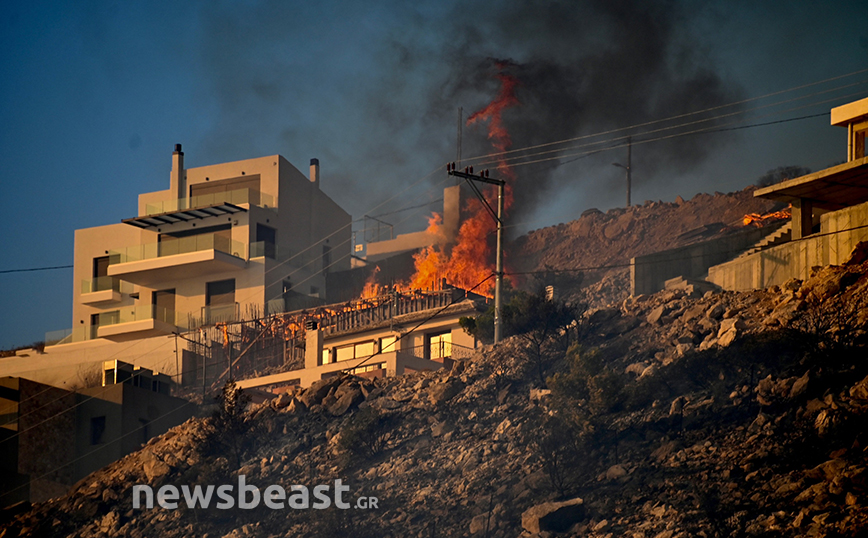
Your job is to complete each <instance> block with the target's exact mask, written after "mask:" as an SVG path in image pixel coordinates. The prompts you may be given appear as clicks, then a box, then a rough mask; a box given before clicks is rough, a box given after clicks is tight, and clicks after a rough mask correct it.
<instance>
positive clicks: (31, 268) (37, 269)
mask: <svg viewBox="0 0 868 538" xmlns="http://www.w3.org/2000/svg"><path fill="white" fill-rule="evenodd" d="M72 267H73V266H72V265H53V266H51V267H30V268H28V269H4V270H2V271H0V275H2V274H6V273H29V272H31V271H50V270H52V269H72Z"/></svg>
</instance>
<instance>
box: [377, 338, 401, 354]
mask: <svg viewBox="0 0 868 538" xmlns="http://www.w3.org/2000/svg"><path fill="white" fill-rule="evenodd" d="M393 351H398V337H397V336H384V337H383V338H380V353H392V352H393Z"/></svg>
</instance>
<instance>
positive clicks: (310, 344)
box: [304, 322, 323, 368]
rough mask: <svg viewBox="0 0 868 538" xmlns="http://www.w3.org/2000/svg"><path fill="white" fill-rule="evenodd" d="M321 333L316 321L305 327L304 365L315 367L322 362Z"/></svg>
mask: <svg viewBox="0 0 868 538" xmlns="http://www.w3.org/2000/svg"><path fill="white" fill-rule="evenodd" d="M322 350H323V334H322V329H319V328H317V326H316V322H314V323H313V325H308V326H307V327H305V348H304V367H305V368H316V367H317V366H319V365H321V364H322Z"/></svg>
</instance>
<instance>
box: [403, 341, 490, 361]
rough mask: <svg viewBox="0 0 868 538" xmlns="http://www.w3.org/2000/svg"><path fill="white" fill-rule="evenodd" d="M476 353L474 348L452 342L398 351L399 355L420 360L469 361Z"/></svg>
mask: <svg viewBox="0 0 868 538" xmlns="http://www.w3.org/2000/svg"><path fill="white" fill-rule="evenodd" d="M475 352H476V350H475V349H473V348H472V347H467V346H462V345H460V344H453V343H452V342H438V343H436V344H428V345H425V346H415V347H410V348H406V349H401V350H398V353H399V354H404V355H410V356H412V357H416V358H418V359H428V360H432V361H433V360H440V359H467V358H470V357H471V356H473V354H474V353H475Z"/></svg>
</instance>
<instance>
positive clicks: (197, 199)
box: [142, 189, 274, 216]
mask: <svg viewBox="0 0 868 538" xmlns="http://www.w3.org/2000/svg"><path fill="white" fill-rule="evenodd" d="M224 203H230V204H236V205H237V204H250V205H256V206H260V207H266V208H274V197H273V196H271V195H269V194H265V193H264V192H260V191H256V190H253V189H238V190H234V191H228V192H216V193H213V194H201V195H199V196H193V197H191V198H189V199H187V198H179V199H177V200H167V201H165V202H157V203H154V204H147V205H146V206H145V214H144V215H142V216H148V215H160V214H162V213H170V212H172V211H182V210H185V209H196V208H197V207H209V206H213V205H219V204H224Z"/></svg>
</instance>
